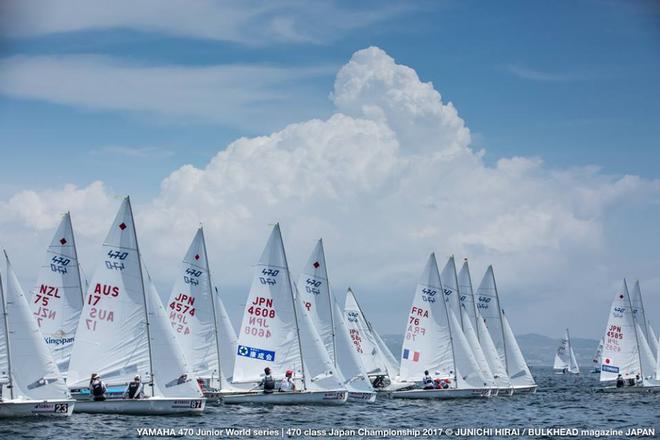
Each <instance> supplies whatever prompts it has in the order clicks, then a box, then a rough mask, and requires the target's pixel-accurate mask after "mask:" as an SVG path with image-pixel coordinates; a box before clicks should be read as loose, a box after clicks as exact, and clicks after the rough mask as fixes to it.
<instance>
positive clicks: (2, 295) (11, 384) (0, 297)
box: [0, 251, 14, 400]
mask: <svg viewBox="0 0 660 440" xmlns="http://www.w3.org/2000/svg"><path fill="white" fill-rule="evenodd" d="M4 252H5V258H6V259H7V266H9V257H8V256H7V251H4ZM0 301H2V315H3V316H2V317H3V319H4V327H5V346H6V347H7V376H9V387H8V388H9V398H10V399H11V400H14V381H13V379H12V376H11V350H10V349H9V324H8V323H7V317H8V316H9V314H8V313H7V303H6V302H5V291H4V290H3V288H2V275H1V274H0ZM1 398H2V396H1V395H0V399H1Z"/></svg>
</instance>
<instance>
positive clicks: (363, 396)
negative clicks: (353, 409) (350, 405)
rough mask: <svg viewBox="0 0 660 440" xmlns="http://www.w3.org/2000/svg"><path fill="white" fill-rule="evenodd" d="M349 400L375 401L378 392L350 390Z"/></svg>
mask: <svg viewBox="0 0 660 440" xmlns="http://www.w3.org/2000/svg"><path fill="white" fill-rule="evenodd" d="M348 400H350V401H351V402H367V403H373V402H375V401H376V392H375V391H373V392H370V393H369V392H366V393H362V392H357V391H349V392H348Z"/></svg>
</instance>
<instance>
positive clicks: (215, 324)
mask: <svg viewBox="0 0 660 440" xmlns="http://www.w3.org/2000/svg"><path fill="white" fill-rule="evenodd" d="M199 230H200V231H201V232H202V247H203V249H204V258H206V273H207V274H208V277H209V295H210V296H211V310H212V311H213V335H214V336H215V351H216V354H217V357H218V381H219V382H220V388H222V379H221V378H222V366H221V365H220V339H219V338H218V319H217V317H216V313H215V298H214V294H213V287H211V286H212V283H211V267H210V265H209V254H208V252H206V238H205V237H204V227H203V226H200V227H199ZM215 290H216V292H217V291H218V288H217V287H216V288H215Z"/></svg>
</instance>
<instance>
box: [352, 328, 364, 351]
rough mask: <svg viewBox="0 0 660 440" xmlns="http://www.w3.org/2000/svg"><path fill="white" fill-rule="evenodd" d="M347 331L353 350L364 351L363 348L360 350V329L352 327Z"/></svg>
mask: <svg viewBox="0 0 660 440" xmlns="http://www.w3.org/2000/svg"><path fill="white" fill-rule="evenodd" d="M348 333H349V334H350V335H351V341H353V346H354V347H355V351H357V352H358V353H364V350H362V338H361V337H360V331H359V330H357V329H354V328H352V329H350V330H349V332H348Z"/></svg>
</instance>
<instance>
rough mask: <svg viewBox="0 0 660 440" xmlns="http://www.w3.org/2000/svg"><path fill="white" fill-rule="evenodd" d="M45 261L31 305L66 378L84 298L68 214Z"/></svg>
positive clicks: (65, 215) (58, 229)
mask: <svg viewBox="0 0 660 440" xmlns="http://www.w3.org/2000/svg"><path fill="white" fill-rule="evenodd" d="M44 260H45V261H44V264H42V266H41V269H40V270H39V275H38V277H37V285H36V286H35V288H34V289H33V290H32V292H31V295H32V299H31V301H30V305H31V306H32V313H33V315H34V317H35V319H36V321H37V325H38V326H39V329H40V330H41V333H42V335H43V337H44V340H45V341H46V344H48V347H49V348H50V350H51V352H52V353H53V358H54V359H55V362H57V366H58V368H59V370H60V373H62V374H63V375H64V376H66V372H67V370H68V369H69V358H70V357H71V349H72V347H73V343H74V340H75V335H76V328H77V327H78V319H79V318H80V311H81V310H82V307H83V296H84V293H83V286H82V281H81V277H80V267H79V265H78V252H77V250H76V241H75V239H74V234H73V227H72V226H71V215H70V214H69V213H68V212H67V213H66V214H64V216H63V217H62V220H61V221H60V224H59V226H58V227H57V229H56V230H55V234H54V235H53V239H52V240H51V243H50V246H48V249H47V250H46V256H45V259H44Z"/></svg>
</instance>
